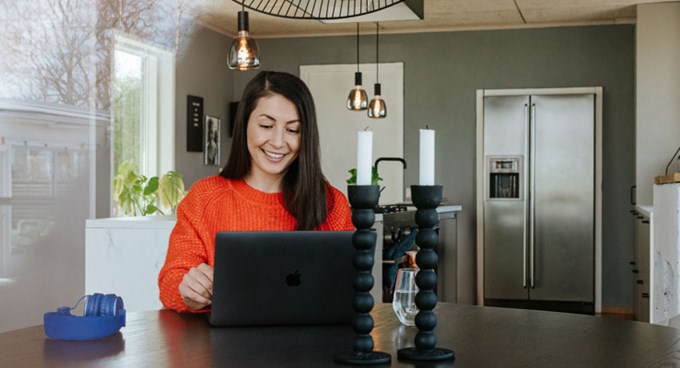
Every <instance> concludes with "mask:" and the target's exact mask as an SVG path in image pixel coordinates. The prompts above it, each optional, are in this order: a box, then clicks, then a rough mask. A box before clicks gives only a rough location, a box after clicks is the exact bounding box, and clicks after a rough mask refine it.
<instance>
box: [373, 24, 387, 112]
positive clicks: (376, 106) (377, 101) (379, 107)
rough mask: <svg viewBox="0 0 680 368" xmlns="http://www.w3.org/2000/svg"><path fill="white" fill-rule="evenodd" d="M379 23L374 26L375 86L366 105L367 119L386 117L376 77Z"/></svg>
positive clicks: (378, 61)
mask: <svg viewBox="0 0 680 368" xmlns="http://www.w3.org/2000/svg"><path fill="white" fill-rule="evenodd" d="M379 42H380V23H376V24H375V85H374V87H373V89H374V91H373V93H374V94H375V96H373V99H372V100H371V102H370V103H369V104H368V117H369V118H372V119H382V118H384V117H386V116H387V105H386V104H385V100H383V99H382V97H380V82H379V79H378V76H379V74H380V69H379V65H380V57H379V56H380V54H379V49H380V48H379V46H380V43H379Z"/></svg>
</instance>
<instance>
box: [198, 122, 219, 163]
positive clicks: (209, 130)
mask: <svg viewBox="0 0 680 368" xmlns="http://www.w3.org/2000/svg"><path fill="white" fill-rule="evenodd" d="M221 126H222V120H221V119H220V118H219V117H216V116H210V115H206V116H205V123H204V126H203V132H204V134H203V148H204V149H203V164H204V165H207V166H220V165H221V164H222V163H221V159H220V157H221V144H220V143H221V142H220V127H221Z"/></svg>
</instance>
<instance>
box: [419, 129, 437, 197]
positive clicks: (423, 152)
mask: <svg viewBox="0 0 680 368" xmlns="http://www.w3.org/2000/svg"><path fill="white" fill-rule="evenodd" d="M419 184H420V185H434V130H432V129H420V182H419Z"/></svg>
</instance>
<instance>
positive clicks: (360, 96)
mask: <svg viewBox="0 0 680 368" xmlns="http://www.w3.org/2000/svg"><path fill="white" fill-rule="evenodd" d="M367 108H368V95H367V94H366V90H364V87H362V86H361V72H360V71H359V23H357V71H356V73H354V88H353V89H352V90H351V91H349V96H348V97H347V109H349V110H352V111H362V110H366V109H367Z"/></svg>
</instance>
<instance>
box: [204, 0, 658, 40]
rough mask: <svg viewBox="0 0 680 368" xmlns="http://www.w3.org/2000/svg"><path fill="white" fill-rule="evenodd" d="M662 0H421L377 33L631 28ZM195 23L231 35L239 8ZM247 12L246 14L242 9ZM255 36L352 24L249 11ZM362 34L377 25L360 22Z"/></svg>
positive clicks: (317, 32) (212, 11)
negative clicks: (415, 15) (419, 6)
mask: <svg viewBox="0 0 680 368" xmlns="http://www.w3.org/2000/svg"><path fill="white" fill-rule="evenodd" d="M657 2H662V1H660V0H424V3H425V5H424V6H425V9H424V13H425V19H422V20H409V21H390V22H381V23H380V25H381V33H413V32H438V31H452V30H471V29H502V28H533V27H552V26H575V25H593V24H619V23H635V14H636V5H637V4H644V3H657ZM193 4H194V5H193V7H194V9H193V11H194V13H195V19H196V21H197V23H199V24H201V25H203V26H206V27H208V28H210V29H212V30H215V31H217V32H220V33H223V34H226V35H229V36H234V35H235V33H236V30H237V20H236V15H237V12H238V11H239V10H241V5H240V4H237V3H235V2H234V1H232V0H201V1H196V2H193ZM246 10H248V9H246ZM248 13H249V17H250V32H251V35H252V36H253V37H259V38H276V37H307V36H324V35H351V34H355V33H356V24H354V23H340V24H324V23H321V22H320V21H316V20H300V19H286V18H280V17H275V16H271V15H265V14H261V13H258V12H256V11H253V10H250V11H249V12H248ZM361 32H362V33H373V32H375V25H374V24H372V23H362V25H361Z"/></svg>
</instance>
